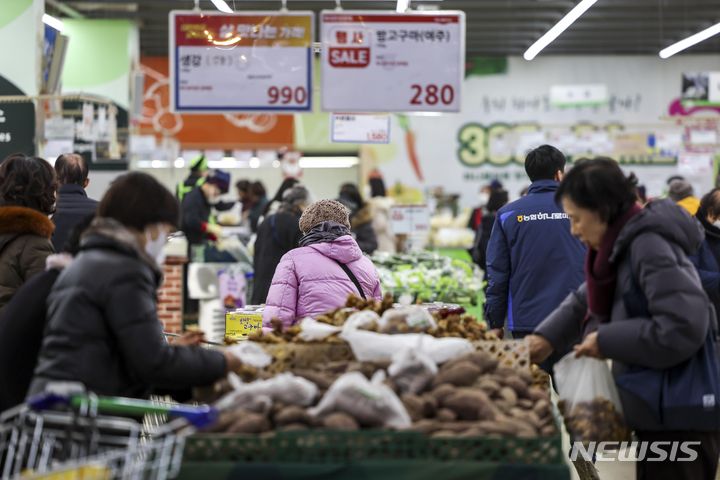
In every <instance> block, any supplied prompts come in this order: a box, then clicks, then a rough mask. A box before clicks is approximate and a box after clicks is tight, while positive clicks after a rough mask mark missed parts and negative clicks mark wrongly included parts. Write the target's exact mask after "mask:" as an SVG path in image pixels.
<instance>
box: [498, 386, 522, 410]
mask: <svg viewBox="0 0 720 480" xmlns="http://www.w3.org/2000/svg"><path fill="white" fill-rule="evenodd" d="M498 397H499V398H501V399H503V400H505V401H506V402H507V403H509V404H510V405H512V406H515V405H516V404H517V400H518V398H517V393H515V390H513V389H512V388H510V387H502V388H501V389H500V391H499V392H498Z"/></svg>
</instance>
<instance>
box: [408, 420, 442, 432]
mask: <svg viewBox="0 0 720 480" xmlns="http://www.w3.org/2000/svg"><path fill="white" fill-rule="evenodd" d="M442 425H443V423H442V422H439V421H437V420H429V419H423V420H420V421H419V422H415V423H413V424H412V427H410V430H411V431H413V432H419V433H424V434H426V435H429V434H431V433H433V432H436V431H438V430H440V428H441V427H442Z"/></svg>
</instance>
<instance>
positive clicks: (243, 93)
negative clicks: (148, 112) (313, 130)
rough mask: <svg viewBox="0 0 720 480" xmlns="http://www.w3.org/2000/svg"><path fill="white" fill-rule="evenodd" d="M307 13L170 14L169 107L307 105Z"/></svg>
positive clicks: (212, 109) (295, 108)
mask: <svg viewBox="0 0 720 480" xmlns="http://www.w3.org/2000/svg"><path fill="white" fill-rule="evenodd" d="M313 20H314V17H313V13H312V12H285V13H279V12H245V13H242V12H238V13H234V14H226V13H222V12H203V13H202V14H200V13H197V12H191V11H173V12H170V48H169V56H170V89H171V95H170V99H171V104H172V109H173V111H175V112H182V113H218V112H229V113H231V112H253V111H254V112H264V111H271V112H283V111H286V112H307V111H311V110H312V38H313V30H314V27H313Z"/></svg>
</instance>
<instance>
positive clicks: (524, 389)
mask: <svg viewBox="0 0 720 480" xmlns="http://www.w3.org/2000/svg"><path fill="white" fill-rule="evenodd" d="M504 383H505V385H506V386H508V387H510V388H512V389H513V390H515V393H517V396H518V397H527V393H528V384H527V383H526V382H525V381H523V379H522V378H520V377H518V376H517V375H511V376H509V377H507V378H506V379H505V381H504Z"/></svg>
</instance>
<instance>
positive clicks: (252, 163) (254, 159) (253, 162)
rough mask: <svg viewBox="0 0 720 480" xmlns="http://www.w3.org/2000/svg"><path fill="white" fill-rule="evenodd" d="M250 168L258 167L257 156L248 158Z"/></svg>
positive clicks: (258, 160)
mask: <svg viewBox="0 0 720 480" xmlns="http://www.w3.org/2000/svg"><path fill="white" fill-rule="evenodd" d="M250 168H260V159H259V158H258V157H252V158H251V159H250Z"/></svg>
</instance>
